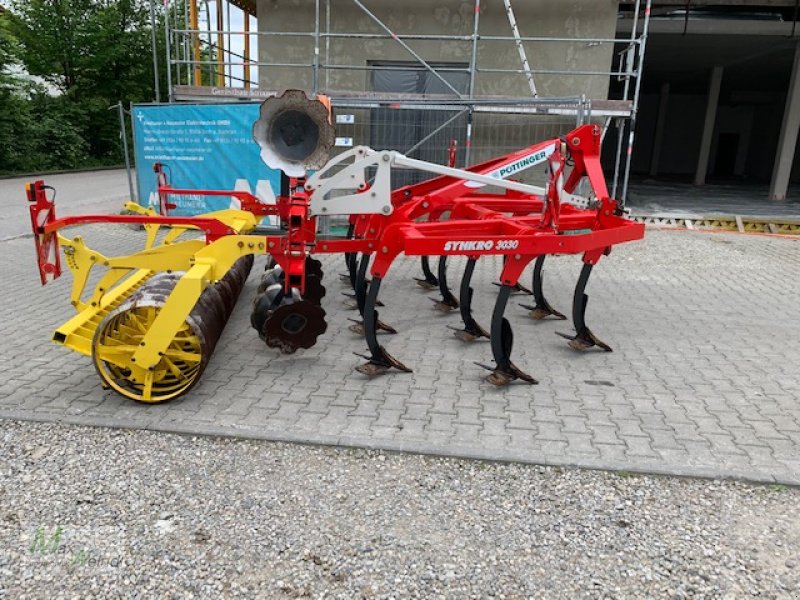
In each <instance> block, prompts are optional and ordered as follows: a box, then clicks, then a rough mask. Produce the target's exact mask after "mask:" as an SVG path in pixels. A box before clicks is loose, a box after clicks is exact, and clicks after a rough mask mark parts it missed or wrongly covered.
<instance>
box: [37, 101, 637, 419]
mask: <svg viewBox="0 0 800 600" xmlns="http://www.w3.org/2000/svg"><path fill="white" fill-rule="evenodd" d="M331 123H332V120H331V111H330V104H329V103H328V101H327V99H326V98H324V97H317V98H312V99H309V98H307V97H306V95H305V94H304V93H303V92H299V91H295V90H289V91H287V92H285V93H284V94H283V95H282V96H280V97H274V98H270V99H268V100H266V101H265V102H264V104H263V105H262V108H261V116H260V118H259V119H258V121H257V122H256V123H255V125H254V129H253V132H254V138H255V141H256V142H257V143H258V144H259V145H260V146H261V150H262V152H261V155H262V158H263V159H264V161H265V162H266V163H267V164H268V165H269V166H271V167H273V168H279V169H282V170H283V172H284V173H285V174H286V175H287V177H288V183H289V185H288V193H287V194H286V195H281V196H279V197H278V199H277V202H276V203H275V204H264V203H261V202H260V201H259V200H258V199H257V198H256V197H255V196H253V195H251V194H250V193H247V192H241V191H230V190H194V189H178V188H174V187H172V186H171V185H170V184H169V182H168V180H167V177H166V173H165V170H164V168H163V167H162V166H161V165H159V164H156V165H155V166H154V169H155V171H156V174H157V177H158V181H159V188H158V189H159V198H160V211H159V213H160V214H158V213H156V212H155V211H154V210H152V209H145V208H143V207H141V206H138V205H136V204H132V203H129V204H128V205H127V208H128V209H129V212H132V213H134V214H128V215H113V216H109V215H84V216H70V217H65V218H61V219H59V218H56V214H55V203H54V201H53V199H51V193H50V188H48V187H47V186H46V185H44V182H42V181H36V182H34V183H32V184H29V185H28V187H27V195H28V201H29V205H30V214H31V222H32V225H33V231H34V238H35V243H36V252H37V257H38V262H39V271H40V275H41V279H42V283H43V284H44V283H46V282H47V281H48V280H49V279H54V278H56V277H58V276H59V275H61V260H62V258H61V252H62V251H63V260H64V261H65V262H66V263H67V266H68V267H69V269H70V271H72V275H73V286H72V292H71V300H72V304H73V306H75V308H76V310H77V314H76V315H75V316H74V317H73V318H72V319H70V320H69V321H67V322H66V323H64V325H62V326H61V327H59V328H58V329H57V330H56V332H55V334H54V335H53V340H54V341H55V342H58V343H60V344H63V345H65V346H67V347H69V348H71V349H73V350H76V351H78V352H81V353H83V354H86V355H89V356H91V357H92V360H93V362H94V365H95V367H96V369H97V372H98V373H99V375H100V378H101V379H102V383H103V385H104V386H105V387H110V388H112V389H114V390H115V391H117V392H119V393H120V394H122V395H123V396H126V397H128V398H132V399H134V400H139V401H142V402H151V403H154V402H162V401H164V400H168V399H170V398H174V397H176V396H179V395H181V394H184V393H186V392H187V391H188V390H189V389H190V388H191V387H192V386H193V385H194V384H195V383H196V382H197V381H198V379H199V378H200V376H201V375H202V372H203V369H204V368H205V366H206V365H207V364H208V361H209V359H210V356H211V353H212V352H213V350H214V346H215V344H216V342H217V340H218V339H219V336H220V334H221V333H222V330H223V328H224V327H225V324H226V322H227V320H228V318H229V317H230V315H231V313H232V311H233V310H234V306H235V305H236V302H237V299H238V297H239V294H240V292H241V290H242V288H243V287H244V283H245V280H246V279H247V276H248V274H249V272H250V269H251V267H252V265H253V257H254V255H267V256H268V260H267V269H266V272H265V273H264V274H263V275H262V276H261V279H260V284H259V286H258V289H257V295H256V297H255V299H254V301H253V305H252V306H253V308H252V314H251V323H252V325H253V327H254V328H255V329H256V331H257V333H258V335H259V336H260V337H261V338H262V339H263V340H264V342H265V343H266V345H267V346H269V347H271V348H277V349H279V350H280V351H281V352H284V353H292V352H295V351H296V350H297V349H298V348H309V347H311V346H313V345H314V344H315V343H316V341H317V338H318V337H319V336H320V335H321V334H323V333H324V332H325V330H326V327H327V325H326V322H325V310H324V309H323V308H322V306H321V303H322V299H323V297H324V296H325V287H324V286H323V285H322V280H323V274H322V268H321V264H320V262H319V261H318V260H316V259H314V258H313V255H315V254H331V253H338V254H342V255H343V256H344V259H345V260H344V262H345V264H346V267H347V270H346V274H345V275H344V277H345V279H346V280H347V281H348V282H349V284H350V285H351V286H352V288H353V292H354V293H353V296H354V301H355V302H354V303H355V305H356V306H357V308H358V311H359V313H360V317H361V318H360V319H358V320H357V322H356V323H355V324H354V325H353V326H352V327H351V330H352V331H354V332H355V333H357V334H359V335H363V336H364V337H365V338H366V345H367V348H368V353H367V354H365V355H363V356H364V358H365V359H366V362H365V363H363V364H361V365H359V366H356V367H355V368H356V370H357V371H358V372H360V373H363V374H365V375H367V376H374V375H377V374H380V373H384V372H386V371H387V370H389V369H392V368H394V369H397V370H400V371H411V369H410V368H409V367H407V366H406V365H405V364H404V363H402V362H400V361H399V360H398V359H396V358H394V357H393V356H392V355H391V354H389V352H388V351H387V350H386V349H385V348H384V347H383V346H382V345H381V344H380V343H379V342H378V335H377V334H378V332H379V331H386V332H390V333H391V332H395V330H394V329H393V328H392V327H391V326H390V325H387V324H386V323H384V322H383V321H382V320H381V319H380V318H379V315H378V310H377V309H378V307H381V306H383V305H382V304H381V303H380V301H379V300H378V297H379V294H380V290H381V285H382V283H383V281H384V279H385V278H386V276H387V274H388V272H389V269H390V267H391V265H392V263H393V262H394V260H395V259H396V258H397V257H398V256H399V255H401V254H405V255H408V256H420V257H422V258H421V260H422V272H423V277H422V278H420V279H418V280H417V282H418V284H419V285H420V286H422V287H423V288H426V289H430V290H437V289H438V290H439V292H440V293H441V298H439V299H437V300H435V301H434V302H435V306H436V307H437V308H438V309H440V310H444V311H451V310H455V309H458V310H459V311H460V316H461V320H462V324H461V326H459V327H454V329H455V330H456V332H455V334H456V336H457V337H458V338H459V339H461V340H464V341H465V342H467V341H472V340H475V339H477V338H482V337H483V338H489V339H490V340H491V344H490V345H491V352H492V355H493V358H494V365H493V366H486V365H480V366H482V367H485V368H486V369H488V370H489V371H490V374H489V375H488V377H487V380H488V381H489V382H490V383H492V384H495V385H506V384H508V383H510V382H512V381H514V380H521V381H524V382H528V383H536V381H535V380H534V379H533V378H532V377H531V376H530V375H528V374H526V373H525V372H523V371H522V370H520V368H518V367H517V366H516V365H515V364H514V363H513V362H512V361H511V350H512V345H513V335H512V331H511V325H510V324H509V322H508V320H507V319H505V318H504V312H505V310H506V305H507V303H508V299H509V296H510V295H511V293H512V292H514V291H524V292H528V290H527V288H525V287H524V285H522V284H520V281H519V280H520V277H521V276H522V274H523V270H524V269H525V268H526V267H527V266H528V265H529V264H530V263H534V267H533V282H532V289H531V290H530V292H529V293H530V294H532V296H533V300H534V303H533V304H532V305H531V306H529V307H527V308H528V309H529V310H530V316H531V317H533V318H534V319H544V318H546V317H554V318H557V319H565V318H566V317H564V315H562V314H561V313H559V312H558V311H556V310H555V309H554V308H553V307H552V306H550V304H549V303H548V302H547V300H546V299H545V297H544V294H543V291H542V266H543V263H544V259H545V257H546V256H547V255H550V254H580V255H581V256H582V261H583V269H582V271H581V274H580V277H579V279H578V282H577V285H576V287H575V296H574V300H573V306H572V320H573V324H574V326H575V332H574V333H572V334H569V335H567V334H561V335H563V336H564V337H566V338H567V339H568V340H569V345H570V346H571V347H572V348H573V349H575V350H585V349H587V348H591V347H597V348H600V349H603V350H606V351H610V350H611V348H610V347H609V346H607V345H606V344H605V343H603V342H601V341H600V340H599V339H598V338H597V337H595V335H594V334H593V333H592V331H591V330H590V329H589V328H588V326H587V325H586V322H585V318H584V317H585V313H586V303H587V299H588V296H587V295H586V293H585V289H586V284H587V282H588V279H589V275H590V273H591V271H592V268H593V267H594V265H596V264H597V262H598V261H599V260H600V258H601V257H602V256H603V255H607V254H608V253H609V252H610V250H611V248H612V246H613V245H614V244H619V243H622V242H628V241H632V240H637V239H640V238H642V237H643V235H644V226H643V225H641V224H637V223H634V222H632V221H630V220H628V219H627V218H625V216H624V215H623V212H622V210H621V209H620V207H619V206H618V205H617V202H616V201H615V200H614V199H612V198H610V197H609V195H608V191H607V189H606V184H605V180H604V178H603V173H602V171H601V168H600V136H601V132H600V128H599V127H597V126H595V125H584V126H580V127H577V128H576V129H574V130H573V131H571V132H569V133H568V134H566V135H565V136H563V137H561V138H557V139H551V140H546V141H544V142H540V143H537V144H534V145H532V146H529V147H528V148H524V149H522V150H520V151H518V152H515V153H512V154H509V155H506V156H502V157H499V158H494V159H492V160H489V161H486V162H483V163H481V164H477V165H473V166H471V167H469V168H468V169H457V168H454V167H453V166H442V165H438V164H433V163H429V162H424V161H420V160H415V159H412V158H409V157H407V156H404V155H402V154H400V153H398V152H394V151H376V150H372V149H371V148H367V147H356V148H352V149H350V150H348V151H346V152H343V153H342V154H339V155H338V156H336V157H335V158H333V159H331V160H329V161H328V160H327V157H328V153H329V151H330V149H331V147H332V146H333V141H334V131H333V126H332V124H331ZM535 165H545V166H546V172H547V183H546V185H545V186H543V187H538V186H533V185H528V184H524V183H520V182H518V181H514V180H512V179H509V177H513V176H514V175H516V174H518V173H520V172H522V171H524V170H525V169H528V168H530V167H533V166H535ZM309 169H312V170H314V169H316V171H315V172H314V174H313V175H312V176H310V177H306V174H307V171H308V170H309ZM394 169H415V170H417V171H421V172H423V173H427V174H430V176H432V178H430V179H427V180H425V181H422V182H421V183H416V184H412V185H406V186H403V187H400V188H398V189H394V190H393V189H392V188H391V174H392V171H393V170H394ZM582 182H585V184H584V185H582V186H580V185H579V184H581V183H582ZM489 186H491V189H492V190H494V191H490V190H489V189H487V188H488V187H489ZM578 189H586V190H587V194H586V195H578V194H577V190H578ZM186 194H192V195H215V196H228V197H234V198H236V199H237V200H238V201H239V204H240V205H241V207H240V208H239V209H236V210H234V209H230V210H222V211H217V212H213V213H209V214H205V215H200V216H196V217H178V216H171V215H170V214H169V213H170V210H172V209H174V208H175V205H174V204H173V203H172V200H174V198H173V197H174V196H180V195H186ZM322 215H343V216H346V217H347V218H348V219H349V229H348V233H347V235H346V236H341V237H334V236H321V235H319V234H318V232H317V217H318V216H322ZM267 216H271V217H275V218H277V220H279V222H280V224H279V225H277V226H275V227H274V230H272V229H271V230H269V231H263V230H262V229H261V228H259V229H258V230H256V226H257V224H258V223H259V222H260V221H261V219H263V218H264V217H267ZM86 223H138V224H141V225H143V226H144V229H145V231H146V241H145V244H144V249H143V250H141V251H140V252H136V253H133V254H130V255H127V256H118V257H107V256H104V255H102V254H100V253H99V252H97V251H95V250H92V249H91V248H89V247H88V246H87V245H86V244H85V243H84V241H83V239H82V238H81V237H75V238H72V239H69V238H67V237H64V236H63V235H61V231H62V230H64V229H65V228H67V227H70V226H74V225H82V224H86ZM198 232H199V234H200V235H199V236H198V235H197V233H198ZM192 233H193V234H192ZM487 255H502V256H503V259H504V260H503V267H502V270H501V272H500V273H499V278H498V281H497V285H498V286H499V291H498V294H497V301H496V304H495V308H494V312H493V314H492V316H491V322H490V326H489V329H488V331H487V330H486V329H484V328H483V327H482V326H481V325H480V324H479V322H478V321H477V320H476V318H475V317H474V316H473V313H472V309H471V303H472V295H473V290H472V287H471V285H470V281H471V278H472V274H473V272H474V270H475V264H476V262H477V261H478V260H479V259H480V258H481V257H482V256H487ZM451 256H464V257H466V259H467V261H466V267H465V269H464V273H463V275H462V278H461V284H460V288H459V293H458V297H457V298H456V296H455V295H454V294H453V293H452V292H451V290H450V288H449V286H448V283H447V269H446V262H447V259H448V257H451ZM429 257H438V269H437V273H436V274H434V273H433V271H432V270H431V267H430V260H429ZM94 270H100V271H102V273H100V274H99V275H98V277H97V278H95V279H96V281H97V283H96V284H95V286H94V288H93V289H87V288H88V282H89V278H90V275H91V274H92V271H94ZM391 301H392V298H388V301H387V304H388V305H389V306H391Z"/></svg>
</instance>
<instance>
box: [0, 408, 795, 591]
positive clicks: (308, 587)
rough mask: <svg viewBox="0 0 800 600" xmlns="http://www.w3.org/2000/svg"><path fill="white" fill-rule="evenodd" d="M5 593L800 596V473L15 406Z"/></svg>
mask: <svg viewBox="0 0 800 600" xmlns="http://www.w3.org/2000/svg"><path fill="white" fill-rule="evenodd" d="M0 440H2V446H1V447H2V451H0V548H2V552H0V597H2V598H15V599H16V598H20V599H21V598H43V597H48V598H72V597H102V598H109V597H141V598H152V597H160V598H164V597H169V598H218V597H243V598H293V597H313V598H320V597H324V598H328V597H331V598H359V597H364V598H392V597H394V598H431V597H456V598H464V597H487V596H488V597H498V598H521V597H534V598H579V597H586V598H646V597H652V598H688V597H692V598H717V597H723V598H739V597H743V596H749V595H754V596H762V597H767V598H798V597H800V567H799V566H798V563H800V509H799V508H798V499H800V491H798V490H797V489H794V488H786V487H783V486H753V485H748V484H743V483H737V482H730V481H709V480H690V479H677V478H661V477H650V476H632V475H630V474H626V473H616V474H614V473H606V472H593V471H580V470H562V469H559V468H555V467H536V466H526V465H515V464H500V463H486V462H479V461H463V460H456V459H445V458H432V457H425V456H414V455H399V454H382V453H380V452H376V451H365V450H349V449H336V448H322V447H309V446H297V445H290V444H279V443H269V442H260V441H247V440H244V441H243V440H232V439H213V438H203V437H189V436H179V435H172V434H163V433H156V432H149V431H134V430H115V429H96V428H89V427H78V426H68V425H60V424H52V423H49V424H47V423H28V422H17V421H2V422H0Z"/></svg>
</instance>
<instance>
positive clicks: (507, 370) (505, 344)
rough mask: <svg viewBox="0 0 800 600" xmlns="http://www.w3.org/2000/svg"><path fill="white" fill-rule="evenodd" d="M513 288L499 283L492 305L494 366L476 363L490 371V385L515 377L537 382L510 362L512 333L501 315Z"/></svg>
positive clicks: (508, 380)
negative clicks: (495, 299) (495, 301)
mask: <svg viewBox="0 0 800 600" xmlns="http://www.w3.org/2000/svg"><path fill="white" fill-rule="evenodd" d="M513 289H514V286H513V285H501V286H500V293H499V294H498V295H497V303H496V304H495V306H494V312H493V313H492V330H491V331H492V333H491V335H492V337H491V341H492V355H493V356H494V362H495V365H496V366H495V367H494V368H492V367H489V366H487V365H483V364H481V363H476V364H477V365H478V366H480V367H483V368H484V369H487V370H489V371H491V374H489V375H488V376H487V377H486V381H488V382H489V383H491V384H492V385H497V386H502V385H508V384H509V383H511V382H512V381H514V380H515V379H521V380H522V381H525V382H527V383H530V384H537V383H539V382H538V381H536V380H535V379H534V378H533V377H531V376H530V375H528V374H527V373H523V372H522V371H520V370H519V369H518V368H517V366H516V365H515V364H514V363H512V362H511V349H512V347H513V345H514V334H513V332H512V331H511V323H509V322H508V319H506V318H504V317H503V313H504V312H505V310H506V305H507V304H508V297H509V296H510V295H511V291H512V290H513Z"/></svg>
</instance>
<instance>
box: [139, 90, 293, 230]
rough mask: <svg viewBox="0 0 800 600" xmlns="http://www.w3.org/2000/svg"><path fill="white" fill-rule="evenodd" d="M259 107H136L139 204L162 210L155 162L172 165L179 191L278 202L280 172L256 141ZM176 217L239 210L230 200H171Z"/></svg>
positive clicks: (169, 169)
mask: <svg viewBox="0 0 800 600" xmlns="http://www.w3.org/2000/svg"><path fill="white" fill-rule="evenodd" d="M258 110H259V104H258V103H251V102H247V103H236V104H233V103H222V104H161V105H139V106H134V107H133V140H134V156H135V158H136V178H137V183H138V186H139V202H140V204H142V205H143V206H151V207H153V208H155V209H156V211H157V210H158V204H159V203H158V193H157V183H156V175H155V173H154V172H153V163H156V162H159V163H162V164H164V165H166V167H167V168H166V172H167V175H168V176H169V181H170V184H171V185H172V186H173V187H176V188H184V189H186V188H191V189H213V190H239V191H242V190H244V191H248V192H251V193H252V194H254V195H255V196H256V197H257V198H259V200H261V201H262V202H265V203H269V204H273V203H274V202H275V196H276V195H277V194H280V181H281V180H280V176H281V174H280V171H277V170H275V169H270V168H269V167H267V166H266V165H265V164H264V163H263V162H262V161H261V158H260V157H259V153H260V150H259V147H258V144H256V143H255V142H254V141H253V123H254V122H255V120H256V119H257V118H258ZM170 202H173V203H175V204H177V208H176V209H174V210H172V211H171V212H170V214H174V215H183V216H190V215H196V214H200V213H205V212H211V211H214V210H222V209H226V208H239V201H238V200H237V199H236V198H232V197H230V196H200V195H197V194H187V195H181V196H170Z"/></svg>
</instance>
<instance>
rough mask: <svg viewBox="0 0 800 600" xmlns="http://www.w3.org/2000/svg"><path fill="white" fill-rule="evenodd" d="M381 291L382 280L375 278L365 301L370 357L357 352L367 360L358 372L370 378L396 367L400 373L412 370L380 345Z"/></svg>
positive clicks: (365, 323)
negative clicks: (379, 308)
mask: <svg viewBox="0 0 800 600" xmlns="http://www.w3.org/2000/svg"><path fill="white" fill-rule="evenodd" d="M380 289H381V278H380V277H373V278H372V281H371V282H370V285H369V291H368V293H367V296H366V299H365V301H364V336H365V337H366V339H367V347H368V348H369V356H367V355H365V354H359V353H358V352H355V353H354V354H355V355H356V356H360V357H362V358H366V359H367V362H366V363H364V364H363V365H359V366H357V367H356V371H358V372H359V373H363V374H364V375H367V376H368V377H374V376H375V375H382V374H383V373H386V371H388V370H389V369H391V368H392V367H394V368H395V369H397V370H398V371H404V372H406V373H411V369H409V368H408V367H407V366H405V365H404V364H403V363H401V362H400V361H399V360H397V359H396V358H395V357H393V356H392V355H391V354H389V353H388V352H387V351H386V349H385V348H384V347H383V346H381V345H380V344H378V336H377V330H378V323H380V319H378V311H376V310H375V306H376V303H377V301H378V292H379V291H380Z"/></svg>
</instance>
